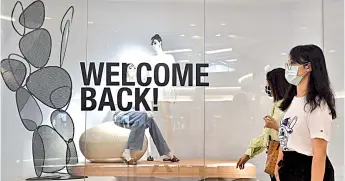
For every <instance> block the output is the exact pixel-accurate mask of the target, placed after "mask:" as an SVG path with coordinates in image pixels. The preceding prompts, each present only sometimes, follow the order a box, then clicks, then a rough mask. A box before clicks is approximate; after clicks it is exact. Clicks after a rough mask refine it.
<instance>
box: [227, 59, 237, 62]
mask: <svg viewBox="0 0 345 181" xmlns="http://www.w3.org/2000/svg"><path fill="white" fill-rule="evenodd" d="M225 61H226V62H236V61H237V59H229V60H225Z"/></svg>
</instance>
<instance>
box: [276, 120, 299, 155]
mask: <svg viewBox="0 0 345 181" xmlns="http://www.w3.org/2000/svg"><path fill="white" fill-rule="evenodd" d="M296 122H297V116H295V117H293V118H292V119H291V117H288V118H285V119H283V120H282V121H281V122H280V127H279V141H280V146H281V147H282V149H283V151H287V150H288V147H287V143H288V141H289V136H290V135H291V134H292V133H293V127H294V126H295V124H296Z"/></svg>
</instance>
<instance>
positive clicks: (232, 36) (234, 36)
mask: <svg viewBox="0 0 345 181" xmlns="http://www.w3.org/2000/svg"><path fill="white" fill-rule="evenodd" d="M228 37H230V38H236V37H237V36H236V35H228Z"/></svg>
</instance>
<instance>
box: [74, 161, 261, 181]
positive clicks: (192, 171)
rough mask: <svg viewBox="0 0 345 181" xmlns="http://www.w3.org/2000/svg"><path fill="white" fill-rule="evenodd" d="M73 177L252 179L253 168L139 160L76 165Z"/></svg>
mask: <svg viewBox="0 0 345 181" xmlns="http://www.w3.org/2000/svg"><path fill="white" fill-rule="evenodd" d="M71 171H72V174H73V175H75V176H115V177H170V178H172V177H186V178H188V177H189V178H196V177H202V178H242V179H250V178H256V167H255V166H254V165H253V164H250V163H247V164H246V167H245V169H243V170H239V169H237V168H236V161H227V160H204V159H186V160H181V161H180V162H178V163H172V162H163V161H144V160H139V161H138V164H137V165H126V164H125V163H91V162H87V163H86V164H84V163H80V164H78V165H74V166H72V168H71Z"/></svg>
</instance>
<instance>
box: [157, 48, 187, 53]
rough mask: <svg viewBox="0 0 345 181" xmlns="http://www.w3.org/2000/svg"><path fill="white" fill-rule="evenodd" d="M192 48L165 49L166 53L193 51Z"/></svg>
mask: <svg viewBox="0 0 345 181" xmlns="http://www.w3.org/2000/svg"><path fill="white" fill-rule="evenodd" d="M191 51H192V50H191V49H177V50H168V51H164V53H181V52H191Z"/></svg>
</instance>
